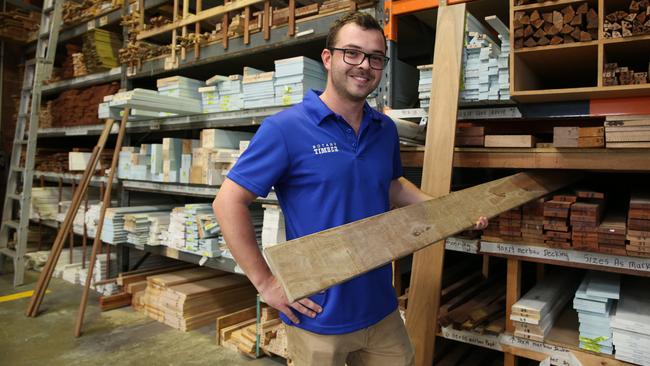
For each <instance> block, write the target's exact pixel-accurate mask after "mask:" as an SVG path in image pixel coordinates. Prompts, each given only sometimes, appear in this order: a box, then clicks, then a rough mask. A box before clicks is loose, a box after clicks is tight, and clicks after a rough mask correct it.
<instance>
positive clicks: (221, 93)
mask: <svg viewBox="0 0 650 366" xmlns="http://www.w3.org/2000/svg"><path fill="white" fill-rule="evenodd" d="M206 84H207V85H209V86H206V87H203V88H199V93H201V101H202V105H203V113H213V112H225V111H238V110H240V109H242V108H244V100H243V95H242V91H243V90H242V75H238V74H235V75H230V76H228V77H225V76H220V75H216V76H214V77H212V78H210V79H208V80H207V81H206Z"/></svg>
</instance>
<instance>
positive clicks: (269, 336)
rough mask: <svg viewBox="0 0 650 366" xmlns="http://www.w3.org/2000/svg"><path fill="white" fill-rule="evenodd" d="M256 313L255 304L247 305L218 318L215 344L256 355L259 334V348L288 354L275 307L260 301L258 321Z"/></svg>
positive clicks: (271, 353)
mask: <svg viewBox="0 0 650 366" xmlns="http://www.w3.org/2000/svg"><path fill="white" fill-rule="evenodd" d="M256 317H257V309H256V307H250V308H246V309H243V310H240V311H237V312H234V313H232V314H228V315H224V316H221V317H219V318H217V344H219V345H221V346H223V347H226V348H229V349H231V350H233V351H236V352H240V353H242V354H244V355H246V356H249V357H252V358H255V357H256V354H255V348H256V347H255V346H256V340H257V336H258V335H259V337H260V338H259V340H260V350H261V351H262V352H264V353H266V354H267V355H269V356H270V355H278V356H280V357H284V358H287V356H288V353H287V340H286V330H285V325H284V323H282V321H281V320H280V316H279V313H278V311H277V310H276V309H273V308H271V307H269V306H267V305H265V304H261V308H260V321H259V324H257V321H256V320H257V319H256Z"/></svg>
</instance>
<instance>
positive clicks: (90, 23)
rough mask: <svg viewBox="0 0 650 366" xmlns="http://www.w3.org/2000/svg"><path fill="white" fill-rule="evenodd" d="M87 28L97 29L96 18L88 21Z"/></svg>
mask: <svg viewBox="0 0 650 366" xmlns="http://www.w3.org/2000/svg"><path fill="white" fill-rule="evenodd" d="M87 28H88V30H92V29H95V19H93V20H91V21H89V22H88V23H87Z"/></svg>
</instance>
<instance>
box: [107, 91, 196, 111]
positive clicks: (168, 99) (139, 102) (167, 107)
mask: <svg viewBox="0 0 650 366" xmlns="http://www.w3.org/2000/svg"><path fill="white" fill-rule="evenodd" d="M103 101H104V102H107V103H108V107H109V109H110V108H118V109H121V108H124V107H130V108H133V109H135V110H138V111H139V110H143V111H148V112H154V113H156V115H160V112H164V113H170V114H173V115H188V114H198V113H201V99H200V98H196V99H194V98H186V97H172V96H167V95H161V94H159V93H158V92H157V91H155V90H149V89H140V88H136V89H133V90H131V91H127V92H120V93H117V94H114V95H111V96H108V97H105V98H104V100H103ZM95 108H97V106H95Z"/></svg>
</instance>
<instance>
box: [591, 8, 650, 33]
mask: <svg viewBox="0 0 650 366" xmlns="http://www.w3.org/2000/svg"><path fill="white" fill-rule="evenodd" d="M624 9H625V8H624ZM649 15H650V1H648V0H641V1H636V0H631V1H630V2H629V5H628V7H627V8H626V9H625V10H623V9H621V10H618V11H613V12H611V13H608V14H606V15H605V21H604V23H603V36H604V37H605V38H621V37H631V36H637V35H641V34H646V33H649V32H650V17H649Z"/></svg>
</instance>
